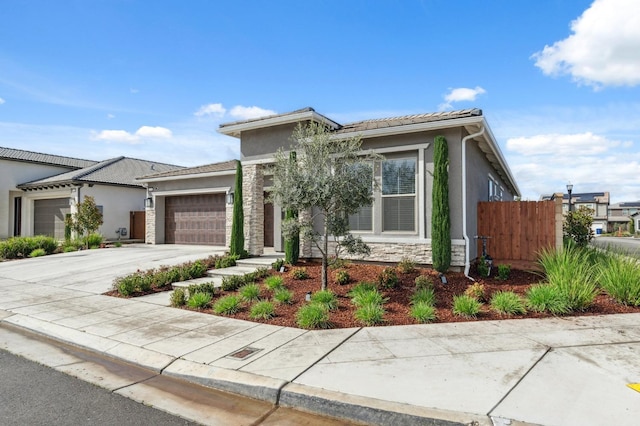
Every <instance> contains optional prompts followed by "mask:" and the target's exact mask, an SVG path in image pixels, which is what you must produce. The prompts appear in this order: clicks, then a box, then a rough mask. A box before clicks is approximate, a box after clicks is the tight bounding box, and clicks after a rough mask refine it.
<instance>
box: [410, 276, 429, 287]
mask: <svg viewBox="0 0 640 426" xmlns="http://www.w3.org/2000/svg"><path fill="white" fill-rule="evenodd" d="M414 282H415V284H416V289H417V290H421V289H423V288H433V279H432V278H431V277H430V276H427V275H418V276H417V277H416V279H415V281H414Z"/></svg>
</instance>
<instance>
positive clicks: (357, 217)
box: [349, 164, 373, 231]
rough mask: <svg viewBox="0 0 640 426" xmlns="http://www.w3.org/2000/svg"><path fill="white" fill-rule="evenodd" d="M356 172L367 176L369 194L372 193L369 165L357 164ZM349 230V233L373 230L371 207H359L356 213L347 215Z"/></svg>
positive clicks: (371, 177)
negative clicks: (369, 183) (369, 185)
mask: <svg viewBox="0 0 640 426" xmlns="http://www.w3.org/2000/svg"><path fill="white" fill-rule="evenodd" d="M354 167H356V168H358V171H359V172H361V173H363V174H365V175H367V176H368V177H369V181H370V182H371V187H370V188H371V192H373V167H372V166H371V164H358V165H356V166H354ZM349 229H350V230H351V231H372V230H373V206H372V205H371V204H370V205H368V206H362V207H360V210H358V212H357V213H354V214H351V215H349Z"/></svg>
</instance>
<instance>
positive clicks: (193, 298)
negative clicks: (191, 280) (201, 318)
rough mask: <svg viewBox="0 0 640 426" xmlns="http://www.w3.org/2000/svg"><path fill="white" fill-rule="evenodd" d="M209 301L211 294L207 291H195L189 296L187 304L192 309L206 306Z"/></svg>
mask: <svg viewBox="0 0 640 426" xmlns="http://www.w3.org/2000/svg"><path fill="white" fill-rule="evenodd" d="M209 302H211V295H210V294H208V293H195V294H192V295H190V296H189V300H188V301H187V305H188V306H189V307H190V308H194V309H203V308H206V307H207V305H209Z"/></svg>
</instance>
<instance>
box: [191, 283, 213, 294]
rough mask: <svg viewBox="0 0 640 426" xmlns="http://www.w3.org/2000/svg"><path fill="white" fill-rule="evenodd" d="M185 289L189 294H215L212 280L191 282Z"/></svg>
mask: <svg viewBox="0 0 640 426" xmlns="http://www.w3.org/2000/svg"><path fill="white" fill-rule="evenodd" d="M187 291H188V293H189V295H193V294H196V293H206V294H210V295H211V296H212V297H213V296H215V294H216V287H215V284H214V283H213V282H209V283H202V284H191V285H190V286H189V287H187Z"/></svg>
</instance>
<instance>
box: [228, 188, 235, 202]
mask: <svg viewBox="0 0 640 426" xmlns="http://www.w3.org/2000/svg"><path fill="white" fill-rule="evenodd" d="M234 195H235V194H234V193H233V192H231V191H229V192H227V204H233V197H234Z"/></svg>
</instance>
